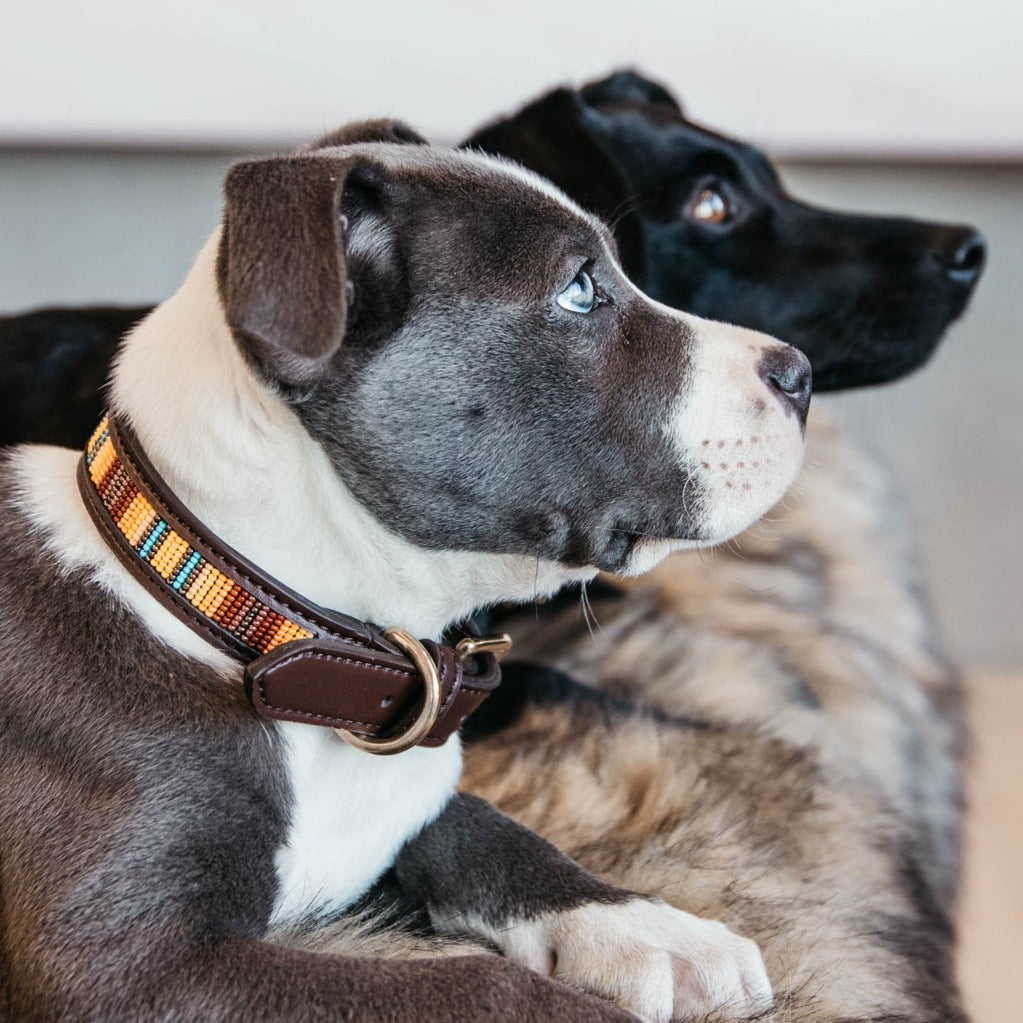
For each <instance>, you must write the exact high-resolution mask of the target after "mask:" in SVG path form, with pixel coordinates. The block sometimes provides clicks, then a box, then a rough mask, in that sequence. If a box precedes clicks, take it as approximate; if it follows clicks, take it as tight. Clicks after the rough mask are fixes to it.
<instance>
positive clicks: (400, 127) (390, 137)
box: [304, 118, 427, 153]
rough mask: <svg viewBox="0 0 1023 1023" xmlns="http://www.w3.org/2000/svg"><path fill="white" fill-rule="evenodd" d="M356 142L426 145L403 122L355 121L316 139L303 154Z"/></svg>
mask: <svg viewBox="0 0 1023 1023" xmlns="http://www.w3.org/2000/svg"><path fill="white" fill-rule="evenodd" d="M357 142H395V143H398V144H400V145H413V146H415V145H418V146H424V145H427V140H426V139H424V138H423V136H422V135H420V134H419V132H417V131H416V130H415V129H414V128H410V127H409V126H408V125H407V124H405V122H404V121H395V120H393V119H391V118H378V119H377V120H373V121H356V122H355V123H354V124H346V125H343V126H342V127H340V128H336V129H335V130H334V131H331V132H328V133H327V134H326V135H323V136H321V137H320V138H318V139H316V141H315V142H311V143H310V144H309V145H308V146H306V147H305V149H304V152H307V153H313V152H316V150H318V149H332V148H334V147H335V146H351V145H355V144H356V143H357Z"/></svg>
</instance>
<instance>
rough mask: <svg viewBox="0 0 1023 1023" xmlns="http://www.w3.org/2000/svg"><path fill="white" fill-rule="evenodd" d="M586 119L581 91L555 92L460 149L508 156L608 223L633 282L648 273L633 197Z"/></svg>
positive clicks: (483, 130) (478, 134)
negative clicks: (551, 182)
mask: <svg viewBox="0 0 1023 1023" xmlns="http://www.w3.org/2000/svg"><path fill="white" fill-rule="evenodd" d="M586 114H587V111H586V106H585V104H584V103H583V102H582V99H581V97H580V95H579V93H578V92H576V91H575V90H574V89H554V90H553V91H552V92H549V93H547V94H546V95H544V96H541V97H540V98H539V99H537V100H534V101H533V102H532V103H530V104H529V105H528V106H525V107H523V108H522V110H520V111H519V112H518V113H517V114H513V115H512V116H511V117H504V118H500V119H499V120H496V121H493V122H491V123H490V124H488V125H486V126H485V127H483V128H481V129H479V130H478V131H476V132H475V133H474V134H472V135H470V136H469V138H467V139H466V140H465V141H464V142H463V143H462V148H472V149H481V150H483V151H484V152H485V153H492V154H495V155H498V156H507V157H510V158H511V159H512V160H516V161H517V162H518V163H521V164H522V165H523V166H524V167H528V168H529V169H530V170H532V171H536V173H537V174H542V175H543V176H544V177H545V178H548V179H549V180H551V181H553V182H554V184H556V185H557V186H558V187H559V188H561V189H562V191H564V192H566V193H567V194H568V195H569V196H571V198H573V199H574V200H575V201H576V202H577V203H579V205H580V206H582V207H583V208H584V209H587V210H589V211H590V212H591V213H596V214H597V216H599V217H602V218H603V219H605V220H607V221H609V222H610V223H611V224H612V226H613V227H614V233H615V238H616V239H617V241H618V252H619V256H620V258H621V262H622V265H623V267H624V268H625V269H626V271H627V272H628V273H629V274H631V275H632V276H634V277H635V276H638V275H641V274H642V273H643V269H644V258H643V251H644V249H643V234H642V226H641V225H640V222H639V219H638V218H637V217H636V215H635V214H634V213H633V212H632V209H631V205H630V203H631V200H632V194H631V192H630V190H629V187H628V185H627V184H626V181H625V177H624V176H623V175H622V173H621V171H620V170H619V168H618V164H617V162H616V161H615V159H614V157H613V156H612V155H611V153H610V152H609V151H608V150H607V149H606V148H605V147H604V146H603V145H602V144H601V142H600V140H599V139H598V138H597V137H596V136H595V135H594V133H593V131H592V130H591V128H590V125H589V124H588V123H587V116H586ZM591 116H592V115H591Z"/></svg>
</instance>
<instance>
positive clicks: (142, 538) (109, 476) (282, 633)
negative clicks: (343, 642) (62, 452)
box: [85, 419, 313, 654]
mask: <svg viewBox="0 0 1023 1023" xmlns="http://www.w3.org/2000/svg"><path fill="white" fill-rule="evenodd" d="M85 459H86V464H87V466H88V470H89V479H90V480H91V481H92V484H93V486H94V487H95V488H96V493H97V494H98V495H99V498H100V502H101V503H102V505H103V507H104V508H106V510H107V513H108V514H109V515H110V519H111V521H112V522H113V524H114V526H115V527H116V529H117V531H118V532H119V533H120V534H121V536H123V537H124V539H125V542H126V543H127V545H128V546H129V547H130V548H131V549H132V550H133V551H134V552H135V553H136V554H137V555H138V556H139V558H141V559H142V561H144V562H146V563H148V564H149V565H150V566H151V568H152V570H153V572H154V574H155V576H156V577H158V578H159V579H160V580H162V582H163V583H164V584H165V585H167V586H168V587H169V588H170V589H172V590H173V591H174V592H175V593H177V594H178V595H179V596H180V597H181V598H183V599H184V600H186V601H187V602H188V603H189V604H191V605H192V607H194V608H196V609H197V610H199V611H200V612H201V613H202V614H203V615H205V616H206V617H207V618H208V619H209V620H210V621H211V622H213V623H214V624H216V625H217V626H218V627H219V628H221V629H223V630H224V631H226V632H228V633H230V634H231V635H232V636H234V637H235V639H237V640H239V641H240V642H242V643H243V644H245V646H247V647H249V649H251V650H252V651H254V652H255V653H257V654H265V653H267V652H268V651H270V650H273V649H274V648H275V647H278V646H280V645H281V644H283V643H290V642H292V641H294V640H299V639H310V638H312V636H313V633H312V632H310V631H309V630H308V629H307V628H305V627H304V626H302V625H300V624H299V623H298V622H294V621H292V620H291V619H290V618H287V617H285V616H284V615H282V614H281V613H280V612H279V611H276V610H274V609H273V608H272V607H270V606H268V605H267V604H265V603H263V602H262V601H261V600H260V599H259V598H258V597H256V596H255V595H254V594H251V593H249V592H247V591H246V590H244V589H243V588H242V587H241V586H239V585H238V583H236V582H235V581H234V580H233V579H229V578H228V577H227V576H226V575H224V573H223V572H221V571H220V569H218V568H215V567H214V566H213V565H211V564H210V563H209V562H208V561H206V559H205V558H204V557H203V556H202V555H201V554H200V552H199V551H197V550H196V549H195V548H194V547H192V545H191V544H190V543H189V542H188V541H187V540H186V539H185V538H184V537H183V536H181V535H180V534H179V533H177V532H176V531H175V530H174V529H172V528H171V527H170V525H169V523H168V522H167V521H166V519H164V518H162V517H161V515H160V513H159V512H158V511H157V509H156V508H154V507H153V505H152V504H151V503H150V501H149V500H148V499H147V498H146V496H145V495H144V494H142V493H141V492H140V491H139V489H138V487H137V486H136V485H135V483H134V482H133V480H132V478H131V476H130V475H129V473H128V470H127V469H126V468H125V467H124V466H123V465H122V464H121V461H120V459H119V458H118V455H117V450H116V449H115V447H114V443H113V441H112V440H111V439H110V432H109V429H108V423H107V420H106V419H104V420H103V422H102V423H100V425H99V427H98V428H97V430H96V432H95V433H94V434H93V435H92V437H91V438H90V440H89V444H88V447H87V448H86V453H85Z"/></svg>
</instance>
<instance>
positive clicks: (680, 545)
mask: <svg viewBox="0 0 1023 1023" xmlns="http://www.w3.org/2000/svg"><path fill="white" fill-rule="evenodd" d="M778 458H779V461H776V462H774V463H773V465H772V467H771V469H770V470H768V469H766V468H761V467H758V468H757V469H753V468H752V467H750V468H749V469H747V470H746V471H745V472H744V473H742V474H740V475H737V474H736V473H735V472H734V471H733V472H732V473H731V474H729V475H722V476H720V477H718V478H714V477H713V476H712V477H710V478H705V479H703V480H702V481H701V488H702V492H703V502H702V503H703V506H704V513H703V515H702V517H701V521H700V525H699V529H698V532H697V534H696V535H695V536H688V537H663V538H662V537H656V538H654V537H651V538H649V539H645V540H642V541H640V542H639V543H637V544H636V545H635V546H634V547H633V549H632V551H631V552H630V554H629V558H628V561H627V562H626V564H625V565H624V566H622V567H621V568H619V569H618V570H617V573H616V574H618V575H624V576H635V575H642V574H643V573H644V572H649V571H650V569H652V568H654V567H656V566H657V565H658V564H660V563H661V562H662V561H663V560H664V559H665V558H667V557H668V556H669V555H671V554H674V553H676V552H677V551H684V550H692V549H693V548H698V547H712V546H714V545H715V544H718V543H724V542H725V541H726V540H730V539H732V537H734V536H738V534H739V533H741V532H743V530H745V529H748V528H749V527H750V526H751V525H753V523H754V522H756V521H757V520H758V519H759V518H761V517H762V516H763V515H765V514H766V513H767V512H769V511H770V510H771V509H772V508H773V507H774V506H775V505H776V504H777V503H778V502H779V501H780V500H781V499H782V498H783V497H784V496H785V493H786V491H787V490H788V489H789V487H790V486H791V484H792V482H793V481H794V480H795V478H796V476H797V475H798V473H799V469H800V466H801V465H802V461H803V447H802V444H801V443H800V444H798V445H793V447H792V448H791V449H789V450H788V451H787V452H785V453H784V454H781V455H779V456H778ZM779 462H780V464H779Z"/></svg>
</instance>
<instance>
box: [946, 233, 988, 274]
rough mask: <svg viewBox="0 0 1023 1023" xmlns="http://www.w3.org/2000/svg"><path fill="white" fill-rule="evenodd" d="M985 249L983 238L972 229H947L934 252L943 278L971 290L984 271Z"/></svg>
mask: <svg viewBox="0 0 1023 1023" xmlns="http://www.w3.org/2000/svg"><path fill="white" fill-rule="evenodd" d="M986 252H987V248H986V246H985V244H984V236H983V235H982V234H980V233H979V232H978V231H974V229H973V228H972V227H953V228H949V229H948V230H947V231H946V232H945V235H944V237H943V238H942V240H941V243H940V245H939V247H938V249H937V250H936V252H935V256H937V259H938V262H939V263H940V264H941V267H942V269H943V270H944V271H945V276H946V277H948V278H949V279H950V280H952V281H955V282H956V284H962V285H963V286H964V287H967V288H972V287H973V285H974V284H976V283H977V278H978V277H980V272H981V270H983V269H984V257H985V255H986Z"/></svg>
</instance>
